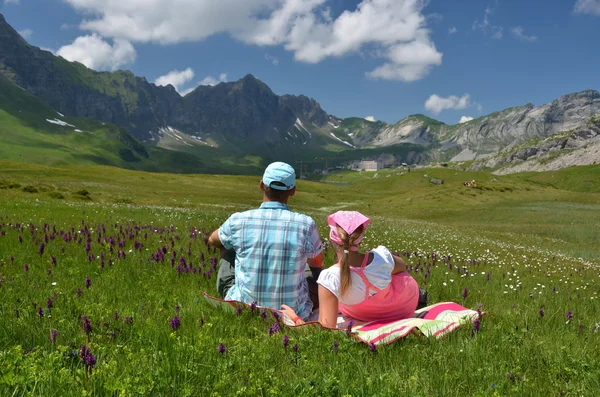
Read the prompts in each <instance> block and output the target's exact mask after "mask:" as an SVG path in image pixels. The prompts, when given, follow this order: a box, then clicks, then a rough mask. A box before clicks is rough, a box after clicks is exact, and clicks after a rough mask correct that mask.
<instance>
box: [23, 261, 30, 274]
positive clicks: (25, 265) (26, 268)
mask: <svg viewBox="0 0 600 397" xmlns="http://www.w3.org/2000/svg"><path fill="white" fill-rule="evenodd" d="M23 270H25V271H26V272H28V271H29V265H28V264H27V263H26V264H24V265H23Z"/></svg>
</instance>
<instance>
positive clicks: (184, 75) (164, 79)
mask: <svg viewBox="0 0 600 397" xmlns="http://www.w3.org/2000/svg"><path fill="white" fill-rule="evenodd" d="M194 75H195V73H194V70H193V69H192V68H187V69H185V70H172V71H170V72H169V73H167V74H165V75H164V76H160V77H159V78H157V79H156V80H154V84H156V85H162V86H168V85H169V84H170V85H172V86H173V87H175V89H176V90H177V92H179V93H181V92H182V88H183V86H184V85H185V84H187V83H189V82H190V81H192V79H193V78H194ZM192 90H193V89H192ZM186 91H189V90H186Z"/></svg>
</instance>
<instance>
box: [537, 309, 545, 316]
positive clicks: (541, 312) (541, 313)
mask: <svg viewBox="0 0 600 397" xmlns="http://www.w3.org/2000/svg"><path fill="white" fill-rule="evenodd" d="M538 313H539V315H540V317H544V309H543V308H541V307H540V311H539V312H538Z"/></svg>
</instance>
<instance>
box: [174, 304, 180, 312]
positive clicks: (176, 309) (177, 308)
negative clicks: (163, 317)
mask: <svg viewBox="0 0 600 397" xmlns="http://www.w3.org/2000/svg"><path fill="white" fill-rule="evenodd" d="M179 310H181V307H180V306H179V305H177V306H175V313H179Z"/></svg>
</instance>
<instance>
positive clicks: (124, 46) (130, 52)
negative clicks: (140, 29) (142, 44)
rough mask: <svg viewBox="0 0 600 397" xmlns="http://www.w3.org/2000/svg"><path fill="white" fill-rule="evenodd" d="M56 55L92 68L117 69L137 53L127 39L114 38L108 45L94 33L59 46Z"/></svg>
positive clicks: (132, 59) (133, 58)
mask: <svg viewBox="0 0 600 397" xmlns="http://www.w3.org/2000/svg"><path fill="white" fill-rule="evenodd" d="M56 55H59V56H61V57H63V58H65V59H66V60H68V61H77V62H81V63H82V64H84V65H85V66H87V67H88V68H90V69H94V70H117V69H118V68H119V67H121V66H123V65H127V64H130V63H133V62H134V61H135V58H136V55H137V54H136V52H135V48H133V45H132V44H131V43H130V42H129V41H127V40H123V39H115V40H114V42H113V45H110V44H109V43H107V42H106V41H104V40H103V39H102V37H100V36H98V35H97V34H95V33H94V34H92V35H90V36H80V37H78V38H76V39H75V41H73V43H71V44H69V45H66V46H63V47H61V48H59V49H58V51H57V52H56Z"/></svg>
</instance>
